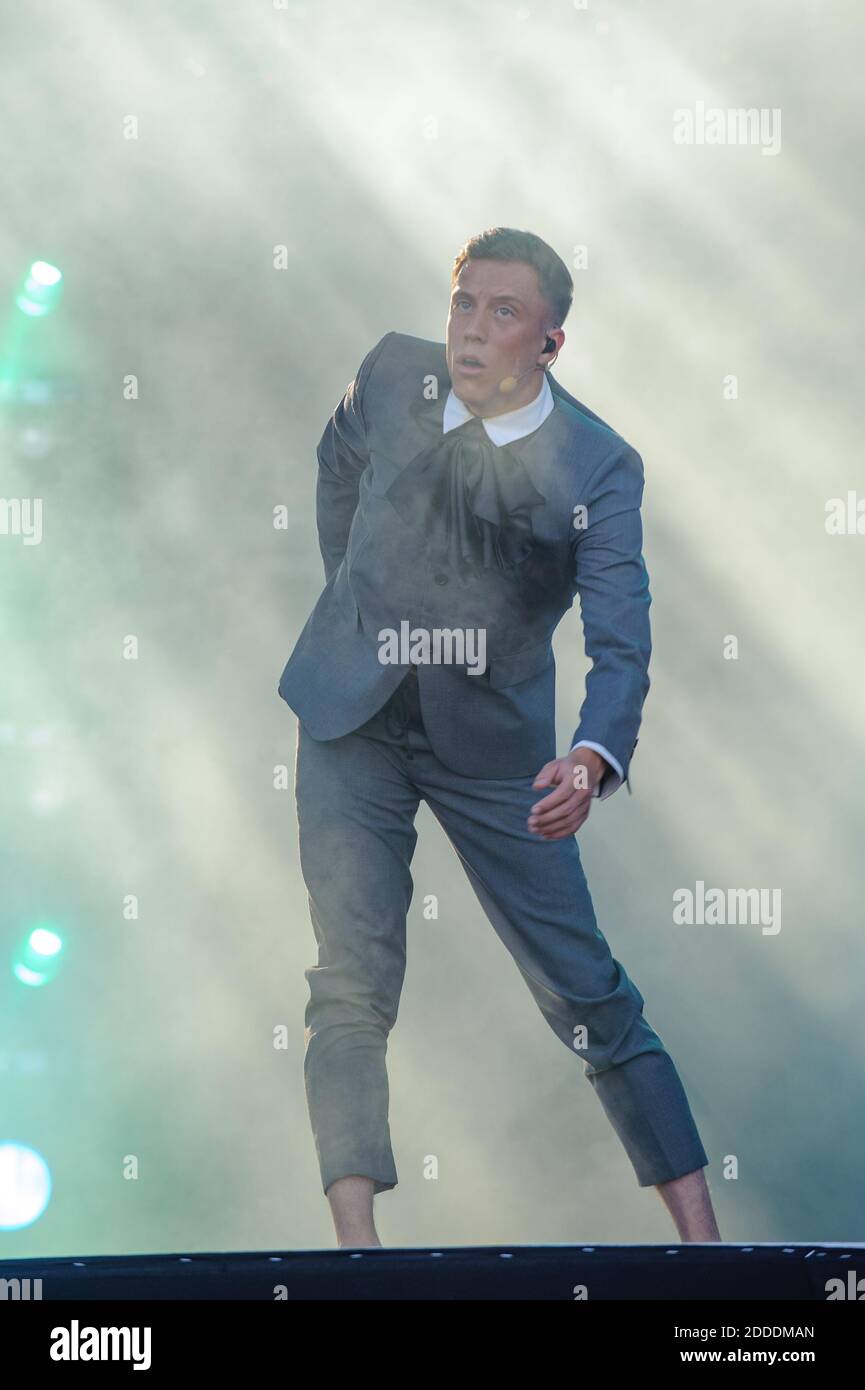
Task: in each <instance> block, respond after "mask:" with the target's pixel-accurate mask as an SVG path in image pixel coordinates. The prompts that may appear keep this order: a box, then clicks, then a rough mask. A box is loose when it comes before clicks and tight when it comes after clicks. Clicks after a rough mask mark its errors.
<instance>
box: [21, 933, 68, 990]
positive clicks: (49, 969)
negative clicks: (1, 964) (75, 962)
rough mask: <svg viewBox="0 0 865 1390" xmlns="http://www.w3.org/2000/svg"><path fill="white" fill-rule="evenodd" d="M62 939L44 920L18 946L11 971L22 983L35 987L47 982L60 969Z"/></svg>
mask: <svg viewBox="0 0 865 1390" xmlns="http://www.w3.org/2000/svg"><path fill="white" fill-rule="evenodd" d="M62 954H63V940H62V938H61V937H60V935H59V934H58V933H57V932H56V931H55V930H54V928H53V927H52V926H51V925H50V924H48V923H45V922H40V924H39V925H38V926H36V927H34V928H33V930H32V931H31V932H29V933H28V935H27V936H26V937H25V939H24V942H23V943H22V945H21V946H19V947H18V950H17V951H16V954H15V957H14V959H13V961H12V973H13V975H14V976H15V978H16V980H20V982H21V984H22V985H30V986H32V987H36V986H38V985H45V984H48V982H49V980H53V979H54V976H55V975H56V974H57V971H58V970H59V969H60V960H61V957H62Z"/></svg>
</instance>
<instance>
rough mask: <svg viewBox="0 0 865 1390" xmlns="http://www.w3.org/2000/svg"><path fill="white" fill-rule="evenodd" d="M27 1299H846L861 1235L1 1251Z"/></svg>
mask: <svg viewBox="0 0 865 1390" xmlns="http://www.w3.org/2000/svg"><path fill="white" fill-rule="evenodd" d="M3 1280H5V1281H7V1282H6V1283H5V1284H4V1283H3V1282H2V1281H3ZM832 1280H837V1281H840V1283H836V1284H833V1283H831V1282H830V1281H832ZM16 1281H18V1282H17V1283H16ZM28 1281H29V1283H28ZM38 1281H41V1284H40V1283H39V1282H38ZM832 1293H834V1294H835V1298H834V1299H833V1298H831V1294H832ZM28 1299H29V1300H30V1301H37V1300H39V1299H41V1300H42V1301H46V1302H58V1301H66V1300H74V1301H75V1302H80V1301H83V1300H89V1299H93V1300H98V1301H100V1302H105V1301H109V1302H114V1301H117V1300H135V1301H151V1300H169V1301H183V1300H207V1301H220V1300H228V1301H231V1302H237V1301H247V1300H250V1301H259V1302H260V1301H265V1302H270V1303H273V1302H283V1301H288V1302H294V1301H298V1300H316V1301H318V1300H340V1301H342V1300H349V1301H351V1302H355V1301H358V1300H383V1301H392V1300H395V1299H398V1300H401V1301H405V1300H414V1299H419V1300H431V1299H436V1300H440V1299H446V1300H458V1301H463V1300H471V1301H477V1300H481V1301H484V1300H492V1301H496V1302H499V1301H502V1300H520V1301H524V1300H539V1301H559V1300H564V1301H567V1302H575V1301H577V1302H579V1301H587V1302H595V1301H597V1300H599V1299H600V1300H610V1299H615V1300H655V1301H656V1300H676V1301H694V1300H697V1301H700V1300H712V1301H725V1302H737V1301H742V1302H762V1301H773V1300H783V1301H785V1302H799V1301H818V1302H829V1301H833V1302H834V1301H846V1302H851V1301H865V1244H863V1243H851V1244H849V1245H844V1244H837V1243H826V1244H795V1243H790V1244H784V1245H781V1244H777V1245H776V1244H766V1243H764V1244H757V1245H734V1244H729V1243H723V1244H708V1245H697V1244H686V1245H673V1244H670V1245H510V1246H509V1245H486V1246H444V1247H441V1248H438V1249H437V1248H435V1247H429V1248H427V1247H420V1246H410V1247H406V1248H403V1249H392V1248H388V1249H384V1250H280V1251H259V1252H229V1253H226V1254H220V1253H216V1252H204V1253H198V1254H190V1255H186V1254H172V1255H81V1256H60V1257H58V1258H52V1259H27V1260H0V1302H2V1301H4V1300H5V1301H7V1302H8V1301H10V1300H15V1301H18V1300H20V1301H22V1302H25V1301H28Z"/></svg>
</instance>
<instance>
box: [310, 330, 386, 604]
mask: <svg viewBox="0 0 865 1390" xmlns="http://www.w3.org/2000/svg"><path fill="white" fill-rule="evenodd" d="M391 336H392V335H391V334H390V333H386V334H385V336H384V337H383V338H382V339H381V340H380V341H379V342H378V343H376V345H375V347H374V348H371V349H370V351H369V352H368V353H367V355H366V357H365V358H364V359H363V362H362V363H361V364H360V367H359V369H358V372H357V376H356V377H355V378H354V381H352V382H351V384H350V385H349V386H348V387H347V388H346V392H345V395H344V396H343V398H342V400H341V401H340V402H339V405H338V406H337V407H336V409H335V410H334V412H333V415H332V416H331V418H330V420H329V421H328V423H327V426H326V427H325V431H324V434H323V435H322V436H321V440H320V441H319V445H318V448H317V450H316V457H317V459H318V480H317V483H316V493H315V517H316V524H317V527H318V547H319V550H320V551H321V558H322V560H323V561H324V574H325V579H330V576H331V575H332V574H333V573H334V571H335V570H337V569H339V566H340V564H341V562H342V558H343V556H344V555H345V550H346V546H347V544H348V533H349V531H350V530H351V523H352V520H353V518H354V514H355V512H356V510H357V499H358V489H359V486H360V475H361V474H362V473H363V471H364V469H365V468H366V466H367V464H368V463H369V452H368V449H367V425H366V420H365V419H364V413H363V411H364V391H365V389H366V385H367V382H368V381H369V376H370V373H371V372H372V369H373V367H374V365H375V362H376V359H377V357H378V355H379V353H380V352H381V350H382V348H383V347H384V345H385V343H386V342H387V340H388V338H390V337H391Z"/></svg>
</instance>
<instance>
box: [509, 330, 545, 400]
mask: <svg viewBox="0 0 865 1390" xmlns="http://www.w3.org/2000/svg"><path fill="white" fill-rule="evenodd" d="M555 350H556V344H555V341H554V339H552V338H547V341H546V342H545V343H544V352H555ZM548 365H549V364H548V363H545V362H536V363H535V365H534V366H533V367H529V368H528V369H527V370H526V371H524V372H518V373H517V375H516V376H506V377H505V378H504V380H503V381H500V382H499V390H500V391H501V393H502V395H504V396H507V395H509V394H510V392H511V391H513V390H515V389H516V387H517V386H518V385H519V383H520V382H521V381H522V379H523V377H524V376H531V374H532V372H543V371H545V370H546V368H547V366H548Z"/></svg>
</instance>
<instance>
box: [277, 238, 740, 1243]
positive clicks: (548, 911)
mask: <svg viewBox="0 0 865 1390" xmlns="http://www.w3.org/2000/svg"><path fill="white" fill-rule="evenodd" d="M572 297H573V282H572V280H571V276H570V274H569V272H568V270H567V267H566V266H565V264H564V262H563V261H562V260H561V259H560V258H559V257H558V256H557V255H556V253H555V252H554V251H553V250H552V248H551V247H549V246H548V245H547V244H546V243H545V242H543V241H541V239H540V238H539V237H537V236H535V235H534V234H532V233H530V232H521V231H515V230H512V229H509V228H493V229H491V230H489V231H486V232H483V233H481V234H480V235H479V236H476V237H473V238H472V239H471V240H470V241H468V242H467V243H466V245H465V246H464V247H463V249H462V250H461V251H460V253H459V254H458V256H457V258H456V261H455V263H454V266H453V270H452V294H451V301H450V310H449V314H448V320H447V340H446V343H445V344H441V343H435V342H429V341H426V340H424V339H420V338H413V337H409V336H407V335H405V334H400V333H387V334H385V336H384V337H383V338H382V339H381V341H380V342H379V343H377V344H376V345H375V347H374V348H372V350H371V351H370V352H369V353H368V354H367V356H366V357H365V359H364V361H363V363H362V364H361V366H360V369H359V371H358V373H357V376H356V378H355V380H354V381H353V382H352V383H351V385H350V386H349V387H348V389H347V391H346V393H345V396H344V398H343V399H342V400H341V401H340V403H339V404H338V405H337V407H336V409H335V411H334V413H333V416H332V418H331V420H330V421H329V423H328V425H327V428H326V429H325V431H324V435H323V436H322V439H321V442H320V444H319V447H318V469H319V471H318V481H317V493H316V512H317V522H318V535H319V544H320V549H321V554H322V558H323V560H324V568H325V577H326V584H325V587H324V590H323V592H322V594H321V596H320V598H319V600H318V602H317V604H316V605H315V608H314V610H313V612H312V613H311V614H310V617H309V619H308V620H307V623H306V625H305V627H304V629H303V631H302V633H301V635H300V637H299V639H298V641H297V644H296V646H295V648H294V651H293V652H292V654H291V656H290V658H289V660H288V662H287V664H286V666H285V669H284V671H283V673H282V677H281V680H280V683H279V694H280V695H281V696H282V698H283V699H284V700H285V701H286V702H287V703H288V704H289V705H290V707H291V708H292V709H293V710H294V711H295V713H296V714H297V716H298V721H299V724H298V744H297V761H296V779H295V788H296V798H297V811H298V829H299V845H300V856H301V867H302V870H303V875H304V881H305V883H306V886H307V889H308V894H309V906H310V914H311V918H312V924H313V929H314V933H315V937H316V941H317V944H318V961H317V964H316V965H315V966H314V967H312V968H310V969H309V970H307V971H306V972H305V974H306V978H307V981H308V983H309V987H310V998H309V1003H308V1005H307V1010H306V1051H305V1061H304V1074H305V1084H306V1093H307V1100H308V1104H309V1113H310V1119H311V1123H312V1130H313V1135H314V1138H315V1145H316V1152H317V1156H318V1162H319V1167H320V1172H321V1179H322V1185H323V1189H324V1192H325V1194H326V1195H327V1198H328V1200H329V1202H330V1206H331V1211H332V1214H333V1218H334V1224H335V1228H336V1235H337V1240H338V1243H339V1244H340V1245H341V1246H368V1245H377V1244H379V1241H378V1237H377V1235H376V1232H375V1226H374V1223H373V1197H374V1195H375V1194H376V1193H378V1192H382V1191H386V1190H387V1189H389V1188H392V1187H394V1186H395V1184H396V1182H397V1174H396V1167H395V1163H394V1157H393V1151H392V1148H391V1141H390V1132H389V1126H388V1084H387V1072H386V1065H385V1054H386V1049H387V1038H388V1034H389V1032H390V1029H391V1028H392V1027H393V1025H394V1023H395V1021H396V1016H397V1008H398V1004H399V996H400V991H401V988H402V982H403V978H404V973H405V931H406V913H407V911H408V908H409V904H410V902H411V897H412V889H413V885H412V879H411V873H410V864H411V858H412V854H413V851H414V847H415V843H416V839H417V835H416V831H415V829H414V819H415V814H416V811H417V808H418V805H419V802H420V800H421V799H423V800H424V801H425V802H426V803H427V805H428V806H429V807H430V809H431V810H432V812H433V814H434V815H435V816H436V817H437V819H438V820H439V822H440V824H441V825H442V827H443V828H444V831H445V833H446V835H447V836H448V838H449V839H450V841H451V843H452V844H453V846H454V848H455V850H456V852H457V854H458V856H459V858H460V860H461V862H462V865H463V867H464V869H465V871H466V873H467V875H468V878H469V881H470V883H471V884H472V887H473V888H474V890H475V892H476V894H477V896H478V899H479V901H480V903H481V905H482V907H483V909H484V911H485V913H486V915H487V917H488V918H489V920H490V921H491V923H492V925H493V927H494V928H495V930H496V931H497V933H498V934H499V936H500V938H501V939H502V941H503V942H504V944H505V946H506V947H507V949H508V950H509V951H510V953H511V955H512V956H513V958H514V960H515V962H516V964H517V967H518V969H519V970H520V973H521V974H522V976H523V978H524V979H525V981H526V983H527V985H528V987H529V990H530V991H531V993H532V995H533V997H534V999H535V1001H536V1003H537V1005H538V1007H539V1008H540V1010H541V1012H542V1014H543V1016H544V1017H545V1018H546V1020H547V1022H548V1023H549V1025H550V1027H551V1028H552V1029H553V1030H554V1032H555V1033H556V1034H557V1036H558V1037H560V1038H561V1040H562V1042H563V1043H565V1045H566V1046H567V1047H569V1048H571V1049H572V1050H574V1051H575V1052H576V1053H577V1055H578V1056H579V1057H581V1058H582V1060H583V1062H584V1074H585V1075H586V1076H587V1077H588V1079H589V1080H590V1081H591V1083H592V1085H593V1087H594V1090H595V1092H596V1094H597V1096H598V1098H599V1100H600V1101H601V1104H602V1105H603V1107H604V1110H605V1112H606V1114H607V1115H608V1117H609V1119H610V1121H611V1123H612V1125H613V1127H614V1129H615V1131H616V1133H617V1134H618V1136H619V1138H620V1140H621V1141H622V1144H623V1145H624V1148H625V1151H626V1153H627V1155H628V1158H629V1159H630V1161H631V1163H632V1165H633V1167H634V1170H635V1173H636V1176H637V1181H638V1183H639V1185H640V1186H650V1185H651V1186H655V1187H656V1188H657V1189H658V1191H659V1193H660V1195H661V1196H662V1198H663V1199H664V1201H665V1203H666V1205H667V1207H668V1209H669V1211H670V1213H671V1215H672V1217H673V1220H674V1222H675V1224H676V1227H677V1230H678V1232H679V1235H680V1237H681V1239H682V1240H699V1241H713V1240H719V1239H720V1236H719V1234H718V1228H717V1225H716V1224H715V1218H714V1213H713V1211H712V1205H711V1200H710V1197H709V1193H708V1188H707V1185H706V1181H705V1177H704V1174H703V1171H702V1170H703V1168H704V1167H705V1166H706V1164H707V1163H708V1158H707V1157H706V1153H705V1150H704V1148H703V1145H702V1142H701V1140H700V1136H699V1134H698V1132H697V1128H696V1125H695V1123H694V1120H693V1117H692V1115H691V1111H690V1108H689V1105H688V1101H687V1098H686V1095H685V1092H684V1089H683V1087H682V1083H681V1080H680V1078H679V1076H678V1073H677V1071H676V1068H675V1066H674V1064H673V1061H672V1059H671V1057H670V1055H669V1054H668V1053H667V1051H666V1050H665V1048H664V1045H663V1043H662V1041H661V1039H660V1037H659V1036H658V1034H657V1033H656V1032H655V1031H654V1030H653V1029H652V1028H651V1027H650V1026H649V1024H648V1022H647V1021H646V1019H645V1018H644V1017H643V1012H642V1010H643V1002H644V1001H643V997H642V995H641V994H640V992H639V990H638V989H637V987H636V985H635V984H634V983H633V981H632V980H631V979H629V977H628V975H627V973H626V971H625V969H624V967H623V966H622V965H621V964H620V963H619V962H618V961H617V960H615V959H614V958H613V956H612V954H611V951H610V948H609V946H608V944H607V942H606V940H605V938H604V936H603V935H602V934H601V932H600V930H599V928H598V925H597V922H596V920H595V915H594V911H593V907H592V900H591V896H590V893H589V889H588V885H587V882H586V877H585V874H584V872H583V869H582V865H581V862H580V853H579V849H578V846H577V842H576V839H575V834H576V832H577V831H578V830H579V829H580V827H581V826H582V825H583V823H584V822H585V820H586V817H587V816H588V814H589V808H590V806H591V802H592V799H593V798H594V797H598V798H599V799H601V800H604V799H606V798H607V797H609V796H611V795H612V794H613V793H614V792H615V791H616V790H617V789H618V787H619V786H620V785H621V784H622V782H623V781H626V782H627V785H628V791H629V792H630V790H631V787H630V781H629V780H628V770H629V764H630V761H631V757H632V754H633V751H634V749H635V747H636V744H637V737H638V730H639V726H640V722H641V711H642V706H643V702H644V700H645V697H646V693H647V691H648V689H649V677H648V673H647V672H648V664H649V656H650V652H651V638H650V628H649V617H648V610H649V605H650V603H651V598H650V595H649V588H648V576H647V573H646V567H645V564H644V561H643V557H642V526H641V519H640V504H641V501H642V493H643V466H642V461H641V459H640V456H639V454H638V453H637V452H636V451H635V450H634V449H633V448H632V447H631V446H630V445H629V444H627V443H626V442H625V440H624V439H623V438H621V436H620V435H618V434H617V433H616V432H615V431H614V430H612V429H611V428H610V427H609V426H608V425H607V424H605V423H604V421H602V420H601V419H599V417H598V416H597V415H595V414H594V413H593V412H592V411H590V410H588V409H587V408H586V407H585V406H584V405H582V404H581V403H580V402H579V401H577V400H575V399H574V398H573V397H572V396H570V395H569V394H568V393H567V392H566V391H565V390H564V389H563V388H562V387H561V386H560V385H559V384H558V382H556V381H555V379H554V378H553V377H552V376H551V375H550V374H549V370H548V368H549V366H550V364H551V363H552V362H553V361H555V358H556V357H557V355H558V352H559V351H560V349H561V347H562V345H563V343H564V341H565V335H564V332H563V331H562V326H561V325H562V323H563V322H564V319H565V317H566V315H567V313H568V310H569V308H570V305H571V300H572ZM577 594H579V597H580V607H581V613H582V621H583V628H584V633H585V642H586V651H587V653H588V655H589V657H590V658H591V661H592V668H591V670H590V672H589V674H588V676H587V679H586V695H585V699H584V702H583V705H582V707H581V710H580V717H579V724H578V727H577V729H576V732H575V734H574V738H573V739H572V741H571V747H570V750H569V751H568V752H566V753H565V754H564V755H563V756H562V757H557V756H556V738H555V665H554V658H553V651H552V645H551V642H552V636H553V632H554V630H555V628H556V626H557V624H558V623H559V621H560V619H561V617H562V615H563V614H564V613H565V612H566V611H567V610H568V609H569V608H570V607H571V606H572V604H573V600H574V597H575V596H576V595H577Z"/></svg>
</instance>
